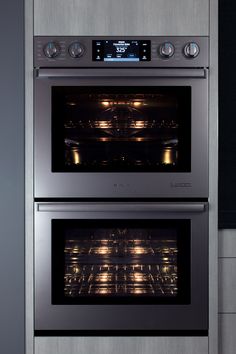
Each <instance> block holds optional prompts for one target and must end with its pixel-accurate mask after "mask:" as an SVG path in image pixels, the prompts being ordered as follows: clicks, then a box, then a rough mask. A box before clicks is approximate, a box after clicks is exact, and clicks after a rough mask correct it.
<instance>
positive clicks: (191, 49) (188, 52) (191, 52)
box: [184, 42, 200, 59]
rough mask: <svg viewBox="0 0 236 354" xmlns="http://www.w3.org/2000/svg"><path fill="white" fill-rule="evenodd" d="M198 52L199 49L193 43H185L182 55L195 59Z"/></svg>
mask: <svg viewBox="0 0 236 354" xmlns="http://www.w3.org/2000/svg"><path fill="white" fill-rule="evenodd" d="M199 52H200V48H199V46H198V45H197V43H195V42H190V43H187V44H186V46H185V47H184V54H185V56H186V57H187V58H192V59H193V58H196V57H197V56H198V54H199Z"/></svg>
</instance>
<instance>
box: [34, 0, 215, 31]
mask: <svg viewBox="0 0 236 354" xmlns="http://www.w3.org/2000/svg"><path fill="white" fill-rule="evenodd" d="M208 18H209V4H208V0H178V1H176V0H68V1H65V0H34V34H35V35H77V36H78V35H79V36H83V35H90V36H93V35H107V36H113V35H118V36H119V35H122V36H123V35H127V36H135V35H137V36H138V35H140V36H142V35H147V36H149V35H208V27H209V23H208Z"/></svg>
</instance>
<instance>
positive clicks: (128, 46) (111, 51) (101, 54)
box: [93, 40, 151, 62]
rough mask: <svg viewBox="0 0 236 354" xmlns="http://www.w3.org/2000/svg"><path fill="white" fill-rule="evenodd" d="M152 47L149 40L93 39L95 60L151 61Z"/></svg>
mask: <svg viewBox="0 0 236 354" xmlns="http://www.w3.org/2000/svg"><path fill="white" fill-rule="evenodd" d="M150 48H151V41H148V40H96V41H93V61H106V62H138V61H150V60H151V49H150Z"/></svg>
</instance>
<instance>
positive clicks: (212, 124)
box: [209, 0, 218, 354]
mask: <svg viewBox="0 0 236 354" xmlns="http://www.w3.org/2000/svg"><path fill="white" fill-rule="evenodd" d="M209 4H210V17H209V20H210V22H209V28H210V75H209V181H210V183H209V200H210V205H211V207H210V211H209V354H217V353H218V227H217V225H218V219H217V218H218V0H210V1H209Z"/></svg>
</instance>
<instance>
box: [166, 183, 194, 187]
mask: <svg viewBox="0 0 236 354" xmlns="http://www.w3.org/2000/svg"><path fill="white" fill-rule="evenodd" d="M170 186H171V188H179V187H180V188H190V187H192V183H189V182H175V183H173V182H171V184H170Z"/></svg>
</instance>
